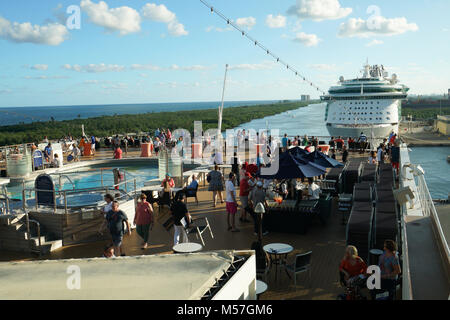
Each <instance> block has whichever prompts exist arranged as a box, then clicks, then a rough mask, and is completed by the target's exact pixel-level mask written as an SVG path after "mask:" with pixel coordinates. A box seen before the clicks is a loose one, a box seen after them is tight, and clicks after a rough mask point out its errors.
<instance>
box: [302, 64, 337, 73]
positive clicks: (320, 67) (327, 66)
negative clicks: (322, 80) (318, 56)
mask: <svg viewBox="0 0 450 320" xmlns="http://www.w3.org/2000/svg"><path fill="white" fill-rule="evenodd" d="M309 67H310V68H312V69H316V70H320V71H334V70H336V65H335V64H324V63H318V64H311V65H309Z"/></svg>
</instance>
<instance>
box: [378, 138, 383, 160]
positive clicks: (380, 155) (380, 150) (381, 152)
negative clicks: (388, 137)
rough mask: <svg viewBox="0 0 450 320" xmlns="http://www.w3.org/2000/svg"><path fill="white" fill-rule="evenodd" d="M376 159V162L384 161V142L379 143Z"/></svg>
mask: <svg viewBox="0 0 450 320" xmlns="http://www.w3.org/2000/svg"><path fill="white" fill-rule="evenodd" d="M377 161H378V163H384V144H382V143H381V144H380V146H379V147H378V150H377Z"/></svg>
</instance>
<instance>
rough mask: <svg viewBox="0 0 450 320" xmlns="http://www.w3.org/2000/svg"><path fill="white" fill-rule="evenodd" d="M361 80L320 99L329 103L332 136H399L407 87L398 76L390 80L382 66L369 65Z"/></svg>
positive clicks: (340, 85) (341, 83)
mask: <svg viewBox="0 0 450 320" xmlns="http://www.w3.org/2000/svg"><path fill="white" fill-rule="evenodd" d="M362 73H363V74H362V77H360V78H356V79H350V80H345V79H344V77H340V79H339V83H338V85H337V86H333V87H331V88H330V89H329V90H328V95H324V96H322V97H321V100H322V101H326V102H327V108H326V112H325V122H326V126H327V129H328V132H329V133H330V135H331V136H343V137H355V138H356V137H359V136H360V134H361V132H363V133H364V134H365V135H366V136H368V137H369V138H370V137H372V138H382V137H386V136H388V135H389V133H390V132H391V131H392V130H394V132H396V133H398V124H399V121H400V117H401V101H402V100H403V99H406V97H407V92H408V90H409V88H408V87H406V86H404V85H402V84H399V83H398V79H397V75H395V74H393V75H392V77H391V78H388V72H387V71H385V69H384V67H383V66H378V65H374V66H370V65H369V64H367V63H366V65H365V66H364V69H363V70H362Z"/></svg>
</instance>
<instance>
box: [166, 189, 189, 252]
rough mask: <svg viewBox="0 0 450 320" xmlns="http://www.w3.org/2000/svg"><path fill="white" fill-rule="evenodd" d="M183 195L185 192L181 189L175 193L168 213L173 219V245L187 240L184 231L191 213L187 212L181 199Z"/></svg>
mask: <svg viewBox="0 0 450 320" xmlns="http://www.w3.org/2000/svg"><path fill="white" fill-rule="evenodd" d="M184 197H185V193H184V192H183V191H178V192H177V193H176V195H175V199H174V201H173V203H172V205H171V206H170V213H171V214H172V216H173V219H174V229H175V232H174V235H173V245H174V246H176V245H177V244H179V243H180V236H181V243H185V242H188V241H189V239H188V236H187V233H186V228H189V225H190V223H191V221H192V219H191V215H190V214H189V211H188V208H187V206H186V204H185V203H184V201H183V199H184Z"/></svg>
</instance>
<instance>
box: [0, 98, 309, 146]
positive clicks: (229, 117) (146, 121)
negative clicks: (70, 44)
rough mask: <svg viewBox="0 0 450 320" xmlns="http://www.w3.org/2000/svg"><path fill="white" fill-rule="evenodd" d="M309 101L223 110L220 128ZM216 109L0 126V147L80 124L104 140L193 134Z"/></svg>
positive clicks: (76, 129) (76, 133) (73, 131)
mask: <svg viewBox="0 0 450 320" xmlns="http://www.w3.org/2000/svg"><path fill="white" fill-rule="evenodd" d="M310 103H311V102H308V103H306V102H284V101H283V102H280V103H274V104H264V105H255V106H242V107H231V108H224V109H223V121H222V129H223V130H226V129H231V128H235V127H237V126H239V125H240V124H242V123H246V122H249V121H251V120H253V119H260V118H264V117H268V116H272V115H275V114H278V113H282V112H286V111H289V110H294V109H297V108H300V107H304V106H306V105H308V104H310ZM217 118H218V113H217V109H205V110H191V111H177V112H158V113H145V114H126V115H112V116H101V117H95V118H88V119H73V120H64V121H47V122H41V121H40V122H33V123H30V124H19V125H9V126H0V146H4V145H14V144H21V143H29V142H38V141H42V139H43V138H44V137H45V136H47V137H48V139H49V140H53V139H60V138H62V137H65V136H68V135H69V134H70V135H72V136H73V137H74V138H77V137H80V136H81V125H84V130H85V132H86V134H88V135H94V136H96V137H106V136H111V135H114V134H126V133H131V132H135V133H138V132H149V131H150V132H153V130H155V129H156V128H170V129H171V130H174V129H178V128H183V129H187V130H189V131H190V132H193V131H194V121H202V122H203V130H207V129H211V128H217Z"/></svg>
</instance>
